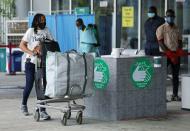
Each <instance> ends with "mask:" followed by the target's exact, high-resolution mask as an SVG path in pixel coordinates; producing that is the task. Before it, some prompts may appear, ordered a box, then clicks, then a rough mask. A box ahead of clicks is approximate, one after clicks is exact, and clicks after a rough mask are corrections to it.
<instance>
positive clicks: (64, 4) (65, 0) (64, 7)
mask: <svg viewBox="0 0 190 131" xmlns="http://www.w3.org/2000/svg"><path fill="white" fill-rule="evenodd" d="M54 12H55V13H59V12H60V13H69V0H52V13H54Z"/></svg>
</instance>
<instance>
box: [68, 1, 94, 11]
mask: <svg viewBox="0 0 190 131" xmlns="http://www.w3.org/2000/svg"><path fill="white" fill-rule="evenodd" d="M90 4H91V0H72V9H73V10H74V9H75V8H76V7H89V8H90Z"/></svg>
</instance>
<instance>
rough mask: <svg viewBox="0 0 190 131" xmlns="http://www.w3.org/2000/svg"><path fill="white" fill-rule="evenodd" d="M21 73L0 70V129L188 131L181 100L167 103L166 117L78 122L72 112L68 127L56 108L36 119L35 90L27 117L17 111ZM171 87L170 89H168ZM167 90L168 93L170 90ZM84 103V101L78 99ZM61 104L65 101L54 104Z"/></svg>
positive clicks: (187, 117) (188, 116)
mask: <svg viewBox="0 0 190 131" xmlns="http://www.w3.org/2000/svg"><path fill="white" fill-rule="evenodd" d="M23 86H24V75H17V76H6V75H5V74H2V73H0V107H1V108H0V112H1V114H0V131H61V130H63V131H189V130H190V112H188V111H182V110H181V103H180V102H170V103H168V105H167V106H168V115H167V116H166V117H165V118H144V119H137V120H128V121H112V122H106V121H99V120H93V119H90V118H84V124H82V125H77V124H76V122H75V114H73V115H72V119H71V120H69V121H68V126H62V125H61V122H60V120H61V117H62V114H61V113H60V112H59V111H55V110H48V113H49V114H50V115H51V116H52V120H50V121H40V122H35V121H34V119H33V115H32V113H33V110H34V107H35V101H36V99H35V97H34V96H35V92H34V91H33V92H32V95H31V97H30V99H29V102H28V104H29V111H30V113H31V115H30V116H23V114H22V113H21V112H20V104H21V96H22V91H23V89H22V87H23ZM169 90H171V89H169ZM169 93H170V92H169ZM79 103H83V101H79ZM54 105H55V106H64V104H62V103H59V104H54Z"/></svg>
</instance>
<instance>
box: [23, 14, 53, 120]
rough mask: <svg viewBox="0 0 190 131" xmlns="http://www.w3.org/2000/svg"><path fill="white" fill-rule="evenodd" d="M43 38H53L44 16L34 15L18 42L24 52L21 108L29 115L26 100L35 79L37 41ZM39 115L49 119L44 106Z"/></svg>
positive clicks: (38, 49)
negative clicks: (24, 81)
mask: <svg viewBox="0 0 190 131" xmlns="http://www.w3.org/2000/svg"><path fill="white" fill-rule="evenodd" d="M45 39H50V40H53V37H52V35H51V33H50V32H49V30H48V28H47V27H46V18H45V16H44V15H43V14H36V15H35V16H34V19H33V22H32V27H31V28H29V29H28V30H27V31H26V33H25V35H24V36H23V38H22V40H21V42H20V45H19V47H20V49H21V50H22V51H23V52H25V53H26V60H25V74H26V86H25V88H24V91H23V99H22V106H21V110H22V112H23V114H24V115H29V112H28V108H27V101H28V98H29V95H30V92H31V90H32V87H33V85H34V81H35V66H36V61H37V60H36V59H37V57H36V56H37V55H39V53H40V47H39V43H40V41H43V40H45ZM40 117H41V118H42V119H44V120H48V119H50V116H49V115H48V114H47V112H46V110H45V109H44V108H42V109H41V112H40Z"/></svg>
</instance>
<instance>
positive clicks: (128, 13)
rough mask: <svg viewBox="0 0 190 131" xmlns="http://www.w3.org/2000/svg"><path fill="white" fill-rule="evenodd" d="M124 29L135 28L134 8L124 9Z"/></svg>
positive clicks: (126, 7)
mask: <svg viewBox="0 0 190 131" xmlns="http://www.w3.org/2000/svg"><path fill="white" fill-rule="evenodd" d="M122 27H134V7H133V6H125V7H122Z"/></svg>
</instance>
